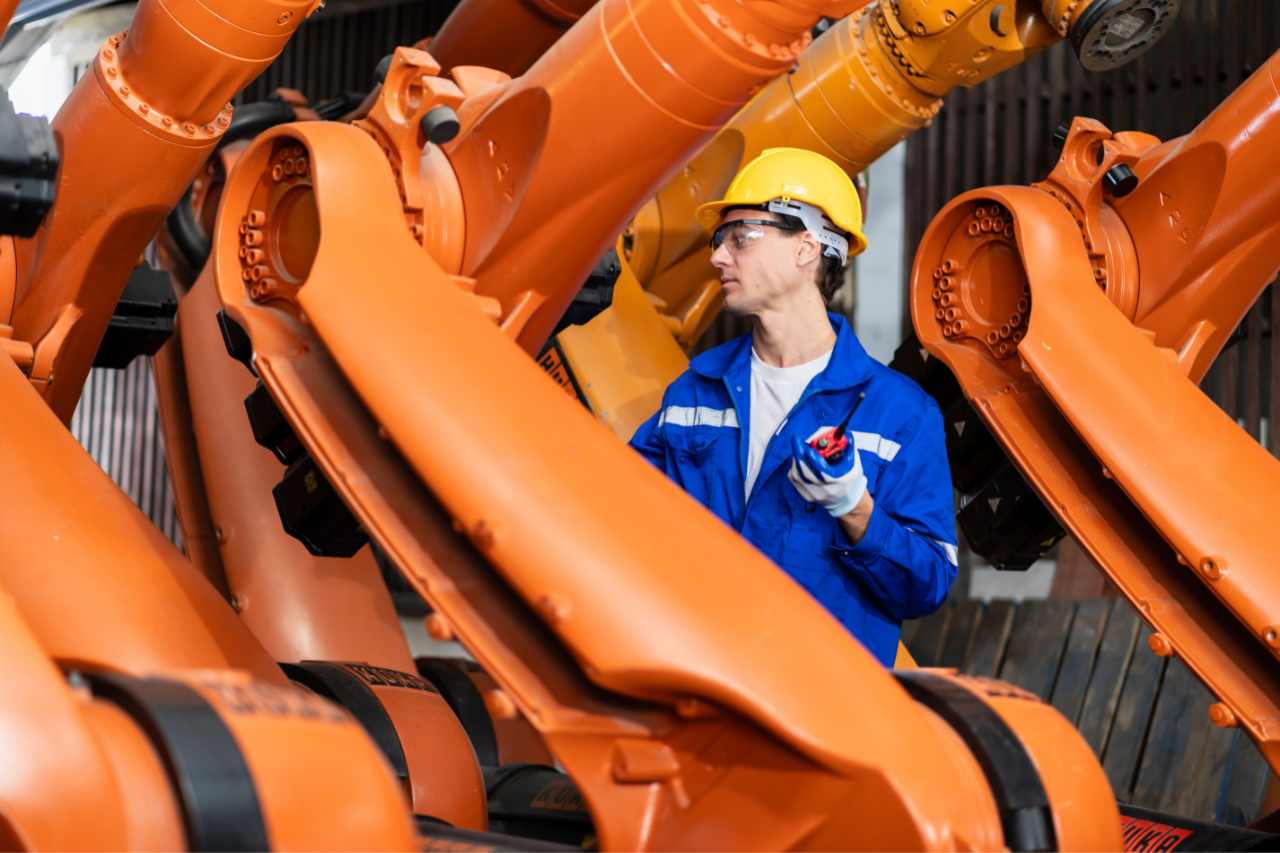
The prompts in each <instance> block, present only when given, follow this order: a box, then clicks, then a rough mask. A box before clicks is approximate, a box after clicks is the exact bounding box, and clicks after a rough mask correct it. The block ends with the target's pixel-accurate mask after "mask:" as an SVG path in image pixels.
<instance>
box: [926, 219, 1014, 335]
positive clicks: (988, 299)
mask: <svg viewBox="0 0 1280 853" xmlns="http://www.w3.org/2000/svg"><path fill="white" fill-rule="evenodd" d="M932 297H933V306H934V314H933V316H934V319H935V320H936V321H937V323H938V325H939V326H940V327H941V328H942V334H943V335H944V336H945V337H947V338H948V339H950V340H953V341H959V340H961V339H965V338H968V339H971V340H975V341H978V342H980V343H981V344H982V345H983V346H985V347H986V348H987V349H988V350H989V351H990V352H991V355H992V356H994V357H995V358H997V359H1005V358H1009V357H1010V356H1012V355H1013V354H1014V353H1015V352H1016V351H1017V347H1018V344H1019V343H1020V342H1021V341H1022V339H1023V338H1024V337H1025V336H1026V333H1027V322H1028V318H1029V317H1030V315H1031V290H1030V286H1029V285H1028V283H1027V277H1026V271H1025V270H1024V269H1023V266H1022V258H1021V256H1020V255H1019V253H1018V247H1017V244H1016V243H1015V241H1014V236H1013V217H1012V216H1011V215H1010V213H1009V212H1008V211H1007V210H1005V209H1004V208H1003V207H1002V206H1000V205H999V204H997V203H995V202H984V203H974V204H973V205H971V206H970V208H969V211H968V215H967V216H966V217H965V219H964V220H963V221H962V222H961V223H960V226H959V228H958V229H957V230H956V231H955V233H953V234H952V236H951V238H950V240H948V242H947V245H946V249H945V251H944V253H943V260H942V261H941V263H939V264H938V266H937V267H936V268H935V269H934V270H933V293H932Z"/></svg>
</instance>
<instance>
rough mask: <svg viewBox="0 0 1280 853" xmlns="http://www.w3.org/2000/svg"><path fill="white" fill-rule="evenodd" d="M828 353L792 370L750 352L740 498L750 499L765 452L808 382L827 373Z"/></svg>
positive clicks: (753, 350) (829, 352) (830, 350)
mask: <svg viewBox="0 0 1280 853" xmlns="http://www.w3.org/2000/svg"><path fill="white" fill-rule="evenodd" d="M834 351H835V348H834V347H833V348H832V349H829V350H827V351H826V353H824V354H823V355H820V356H818V357H817V358H815V359H814V360H813V361H806V362H805V363H804V364H797V365H795V366H794V367H774V366H773V365H771V364H765V363H764V362H763V361H761V360H760V356H758V355H756V351H755V348H754V347H753V348H752V350H751V436H750V438H749V443H748V444H747V477H746V480H745V481H744V482H743V490H744V491H743V494H744V495H745V496H750V495H751V487H752V486H754V485H755V482H756V477H757V476H758V475H759V474H760V465H761V464H762V463H763V462H764V451H765V449H766V448H767V447H768V446H769V439H771V438H773V436H774V433H776V432H777V431H778V430H780V429H781V428H782V425H783V422H784V421H785V420H786V418H787V415H789V414H790V413H791V409H792V408H793V407H794V406H795V404H796V402H797V401H798V400H799V399H800V395H801V394H803V393H804V389H805V388H806V387H807V386H808V385H809V382H810V380H812V379H813V377H815V376H817V375H818V374H819V373H821V372H822V371H823V370H825V369H826V367H827V364H828V362H830V361H831V353H832V352H834Z"/></svg>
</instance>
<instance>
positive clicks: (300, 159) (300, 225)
mask: <svg viewBox="0 0 1280 853" xmlns="http://www.w3.org/2000/svg"><path fill="white" fill-rule="evenodd" d="M318 217H319V213H318V211H317V210H316V202H315V194H314V190H313V187H312V185H311V162H310V158H309V156H308V154H307V150H306V149H305V148H303V147H302V146H301V145H298V144H296V143H295V142H293V141H292V140H289V139H283V138H282V139H280V140H277V142H276V143H275V146H274V148H273V150H272V152H271V158H270V159H269V160H268V162H267V165H266V167H265V170H264V172H263V174H262V176H261V177H260V178H259V179H258V184H257V187H256V188H255V190H254V193H253V196H252V199H251V200H250V203H249V209H248V210H247V211H246V212H245V213H244V215H243V216H242V217H241V218H240V228H239V231H240V250H239V257H240V276H241V278H242V279H243V280H244V282H245V287H246V288H248V290H249V296H250V298H252V299H253V300H254V301H256V302H265V301H268V300H272V299H282V298H283V299H290V298H292V296H293V295H294V294H295V293H296V292H297V290H298V287H299V286H301V284H302V282H303V281H305V280H306V277H307V275H308V274H309V273H310V272H311V262H312V261H313V260H314V259H315V251H316V246H317V241H318V240H319V221H318Z"/></svg>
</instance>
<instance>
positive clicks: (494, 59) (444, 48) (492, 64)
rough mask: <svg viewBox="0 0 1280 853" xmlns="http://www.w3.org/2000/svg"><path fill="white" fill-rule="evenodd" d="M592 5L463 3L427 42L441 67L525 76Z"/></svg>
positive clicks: (507, 0) (520, 0)
mask: <svg viewBox="0 0 1280 853" xmlns="http://www.w3.org/2000/svg"><path fill="white" fill-rule="evenodd" d="M594 3H595V0H560V2H553V0H466V2H463V3H459V4H458V6H457V8H455V9H454V10H453V12H452V13H450V15H449V17H448V19H447V20H446V21H445V22H444V24H443V25H442V26H441V27H440V32H438V33H436V34H435V36H433V37H432V39H431V44H430V48H429V49H430V51H431V55H432V56H434V57H435V58H436V61H437V62H439V63H440V64H441V65H443V66H444V67H445V68H456V67H457V66H459V65H479V66H482V67H484V68H492V69H494V70H496V71H502V72H504V73H506V74H511V75H517V74H522V73H524V71H526V70H527V69H528V68H529V66H530V65H532V64H533V63H534V61H535V60H537V59H538V57H540V56H542V54H543V53H545V52H546V50H547V48H549V47H551V45H553V44H555V42H556V39H558V38H560V36H562V35H564V33H565V31H566V30H568V29H569V27H571V26H573V24H574V23H575V22H576V21H577V20H578V19H579V18H581V17H582V15H583V13H584V12H586V11H587V10H588V9H590V8H591V6H592V5H593V4H594Z"/></svg>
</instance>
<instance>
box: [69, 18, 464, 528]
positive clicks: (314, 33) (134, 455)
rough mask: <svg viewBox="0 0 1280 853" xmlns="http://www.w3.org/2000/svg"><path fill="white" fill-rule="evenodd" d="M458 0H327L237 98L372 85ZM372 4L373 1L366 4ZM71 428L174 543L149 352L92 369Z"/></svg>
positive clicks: (318, 95)
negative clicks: (401, 48)
mask: <svg viewBox="0 0 1280 853" xmlns="http://www.w3.org/2000/svg"><path fill="white" fill-rule="evenodd" d="M454 5H456V0H443V1H442V0H436V2H421V0H407V2H396V3H384V4H380V5H375V4H367V5H366V7H365V8H361V7H360V6H359V5H358V4H355V3H330V5H329V8H328V9H326V10H324V11H321V12H319V13H317V14H316V15H313V16H312V17H311V18H310V19H309V20H308V21H307V22H306V23H305V24H304V25H303V26H302V28H301V29H300V30H299V31H298V34H297V35H296V36H294V38H293V40H292V41H291V42H290V43H289V45H288V46H287V47H286V48H285V50H284V53H282V54H281V56H280V58H279V59H278V60H277V61H276V62H275V63H273V64H272V65H271V67H270V68H268V69H267V70H266V72H264V73H263V74H262V76H261V77H259V78H258V79H257V80H255V81H254V82H253V83H251V84H250V85H249V86H248V87H247V88H246V89H245V92H244V95H243V96H242V98H241V101H243V102H252V101H257V100H261V99H263V98H265V97H266V96H267V95H269V94H270V93H271V92H272V91H273V90H274V89H275V88H276V87H278V86H287V87H290V88H294V89H299V90H301V91H302V92H304V93H305V94H306V95H307V96H308V97H310V98H312V99H313V100H321V99H323V98H328V97H332V96H334V95H338V94H341V93H343V92H348V91H359V92H364V91H367V90H368V89H369V88H370V85H371V83H372V79H373V71H374V67H375V66H376V65H377V64H378V60H380V59H381V58H382V57H383V56H385V55H386V54H388V53H390V52H391V51H392V50H393V49H394V48H395V47H396V46H397V45H402V44H413V43H414V42H416V41H418V40H419V39H420V38H422V37H423V36H426V35H430V34H431V33H434V32H435V31H436V30H438V29H439V28H440V24H441V23H443V22H444V19H445V18H446V17H447V16H448V14H449V11H450V10H451V9H452V8H453V7H454ZM369 7H372V8H369ZM71 431H72V434H74V435H75V437H76V439H77V440H78V441H79V442H80V444H81V445H82V446H83V447H84V448H85V449H86V450H88V451H89V454H90V455H91V456H93V458H94V460H96V461H97V463H98V464H99V465H101V466H102V468H103V470H105V471H106V472H107V473H108V474H109V475H110V476H111V478H112V479H113V480H115V481H116V483H118V484H119V485H120V487H121V488H123V489H124V491H125V492H126V493H127V494H128V495H129V497H130V498H132V499H133V501H134V502H135V503H136V504H137V505H138V506H139V507H140V508H141V509H142V511H143V512H145V513H146V514H147V515H148V516H149V517H150V518H151V519H152V521H154V522H155V523H156V526H157V527H159V528H160V529H161V530H162V531H163V532H164V533H165V535H167V536H168V537H169V538H170V539H172V540H173V541H174V542H175V543H176V544H177V545H178V546H179V547H181V545H182V538H181V537H182V533H181V530H180V528H179V526H178V521H177V517H176V515H175V513H174V505H173V494H172V491H171V490H170V486H169V472H168V467H167V465H166V464H165V457H164V440H163V437H162V435H161V432H160V419H159V414H158V412H157V409H156V392H155V384H154V382H153V380H152V373H151V360H150V359H148V358H138V359H135V360H134V362H133V364H131V365H130V366H129V368H128V369H127V370H104V369H94V370H93V371H91V372H90V374H89V380H88V382H86V384H85V389H84V395H83V396H82V397H81V399H80V405H79V407H78V408H77V409H76V412H75V415H74V416H73V417H72V420H71Z"/></svg>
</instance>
